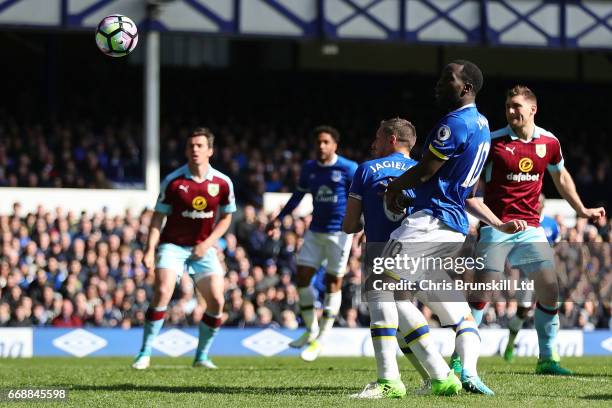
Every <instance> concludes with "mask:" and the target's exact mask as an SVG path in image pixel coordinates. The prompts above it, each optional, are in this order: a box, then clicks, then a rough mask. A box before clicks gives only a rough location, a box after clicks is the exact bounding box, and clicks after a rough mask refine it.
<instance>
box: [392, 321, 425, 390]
mask: <svg viewBox="0 0 612 408" xmlns="http://www.w3.org/2000/svg"><path fill="white" fill-rule="evenodd" d="M396 337H397V344H399V347H400V350H402V353H404V355H405V356H406V358H407V359H408V360H409V361H410V363H411V364H412V366H413V367H414V368H415V370H416V371H417V372H418V373H419V375H420V376H421V378H422V379H423V380H428V379H429V374H427V370H425V367H423V365H422V364H421V362H420V361H419V359H418V358H417V357H416V356H415V355H414V353H413V352H412V349H411V348H410V347H408V344H406V340H404V335H403V334H402V333H401V332H400V331H399V330H398V331H397V336H396Z"/></svg>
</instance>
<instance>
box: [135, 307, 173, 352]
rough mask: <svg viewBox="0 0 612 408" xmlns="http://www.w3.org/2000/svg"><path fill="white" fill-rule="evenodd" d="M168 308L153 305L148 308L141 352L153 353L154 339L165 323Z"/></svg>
mask: <svg viewBox="0 0 612 408" xmlns="http://www.w3.org/2000/svg"><path fill="white" fill-rule="evenodd" d="M166 309H168V307H153V308H149V310H147V313H146V320H145V325H144V336H143V338H142V347H141V348H140V352H141V353H143V354H151V351H152V347H153V341H154V340H155V337H157V335H158V334H159V331H160V330H161V328H162V326H163V325H164V318H165V316H166Z"/></svg>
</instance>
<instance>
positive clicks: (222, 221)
mask: <svg viewBox="0 0 612 408" xmlns="http://www.w3.org/2000/svg"><path fill="white" fill-rule="evenodd" d="M231 223H232V213H225V212H222V213H221V214H220V215H219V220H218V221H217V224H215V227H214V228H213V230H212V231H211V232H210V235H209V236H208V238H206V239H205V240H204V241H202V242H200V243H199V244H197V245H196V246H195V247H193V252H192V254H191V257H192V258H202V257H203V256H204V255H206V251H208V249H209V248H210V247H212V246H213V245H215V243H216V242H217V240H218V239H219V238H221V237H222V236H223V235H224V234H225V233H226V232H227V230H228V229H229V227H230V224H231Z"/></svg>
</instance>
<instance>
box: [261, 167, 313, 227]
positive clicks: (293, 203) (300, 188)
mask: <svg viewBox="0 0 612 408" xmlns="http://www.w3.org/2000/svg"><path fill="white" fill-rule="evenodd" d="M309 175H310V173H309V172H308V171H307V169H306V166H305V165H304V166H303V167H302V171H301V173H300V179H299V181H298V185H297V187H296V189H295V191H294V192H293V194H291V197H290V198H289V201H287V203H285V206H284V207H283V208H282V209H281V211H280V213H279V214H278V215H277V216H276V218H274V219H273V220H272V221H270V222H269V223H268V225H266V232H267V233H268V235H270V236H271V235H272V232H273V230H274V229H276V228H280V224H281V221H280V220H282V219H283V218H284V217H285V216H286V215H289V214H291V213H292V212H293V210H295V209H296V208H297V206H298V205H300V202H302V199H303V198H304V196H305V195H306V193H307V192H308V177H309Z"/></svg>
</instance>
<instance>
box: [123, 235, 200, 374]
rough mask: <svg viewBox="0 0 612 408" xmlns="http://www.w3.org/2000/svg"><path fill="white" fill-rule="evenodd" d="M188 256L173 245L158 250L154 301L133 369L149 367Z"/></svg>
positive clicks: (149, 309) (146, 320)
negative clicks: (154, 345)
mask: <svg viewBox="0 0 612 408" xmlns="http://www.w3.org/2000/svg"><path fill="white" fill-rule="evenodd" d="M187 254H188V252H187V251H184V249H183V248H181V247H179V246H177V245H172V244H162V245H160V247H159V249H158V261H157V267H156V269H155V282H154V284H153V299H151V304H150V305H149V308H148V309H147V312H146V314H145V324H144V333H143V338H142V347H141V348H140V352H139V353H138V354H137V355H136V358H135V359H134V363H133V364H132V367H133V368H136V369H139V370H143V369H145V368H148V367H149V364H150V360H151V352H152V347H153V341H154V340H155V337H157V335H158V334H159V331H160V330H161V328H162V326H163V325H164V319H165V317H166V310H167V309H168V303H170V299H171V298H172V293H173V292H174V288H175V286H176V281H177V277H178V278H180V276H181V275H182V271H183V268H184V259H185V258H186V256H188V255H187Z"/></svg>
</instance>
